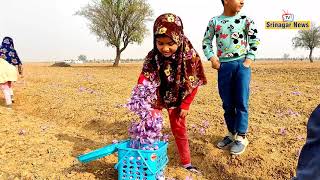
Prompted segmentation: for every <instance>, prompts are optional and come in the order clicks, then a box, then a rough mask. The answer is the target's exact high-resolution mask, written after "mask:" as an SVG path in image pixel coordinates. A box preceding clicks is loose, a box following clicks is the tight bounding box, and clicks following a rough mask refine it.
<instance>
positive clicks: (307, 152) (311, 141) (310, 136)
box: [295, 104, 320, 180]
mask: <svg viewBox="0 0 320 180" xmlns="http://www.w3.org/2000/svg"><path fill="white" fill-rule="evenodd" d="M295 179H297V180H308V179H310V180H316V179H320V104H319V105H318V107H317V108H316V109H315V110H314V111H313V112H312V114H311V116H310V118H309V121H308V125H307V141H306V144H305V145H304V146H303V148H302V150H301V153H300V156H299V162H298V167H297V177H296V178H295Z"/></svg>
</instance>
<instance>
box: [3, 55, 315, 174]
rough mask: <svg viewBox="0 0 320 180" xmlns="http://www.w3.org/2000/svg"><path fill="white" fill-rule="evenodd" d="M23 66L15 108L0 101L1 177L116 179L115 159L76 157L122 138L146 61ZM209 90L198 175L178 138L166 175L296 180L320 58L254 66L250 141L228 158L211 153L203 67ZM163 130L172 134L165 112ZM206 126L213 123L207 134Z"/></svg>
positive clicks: (213, 116) (199, 112)
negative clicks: (187, 164) (182, 160)
mask: <svg viewBox="0 0 320 180" xmlns="http://www.w3.org/2000/svg"><path fill="white" fill-rule="evenodd" d="M49 65H50V64H26V65H25V77H24V79H21V80H19V81H18V82H17V83H16V87H15V93H16V103H15V104H14V109H13V110H12V111H9V110H7V109H6V108H4V107H3V106H4V100H3V96H2V95H0V120H1V126H0V179H4V180H6V179H9V180H10V179H12V180H13V179H50V180H51V179H54V180H55V179H86V180H87V179H101V180H102V179H110V180H114V179H117V171H116V170H114V168H113V166H114V164H115V163H116V162H117V157H116V156H115V155H111V156H108V157H105V158H102V159H100V160H97V161H94V162H91V163H88V164H80V163H79V162H77V160H76V156H77V155H79V154H82V153H84V152H87V151H90V150H93V149H96V148H99V147H102V146H104V145H107V144H110V143H111V142H112V140H114V139H118V140H121V139H125V138H127V137H128V135H127V127H128V125H129V122H130V120H131V118H132V117H131V116H130V115H128V113H127V112H128V111H127V110H126V109H125V108H123V107H121V105H122V104H124V103H126V101H127V99H128V98H129V97H130V93H131V89H132V87H133V86H134V85H135V83H136V81H137V77H138V74H139V72H140V69H141V63H137V64H121V65H120V67H118V68H113V67H111V65H109V64H105V65H101V64H99V65H98V64H89V65H77V66H73V67H49ZM205 66H206V74H207V77H208V80H209V83H208V85H206V86H204V87H203V88H201V89H200V91H199V92H198V94H197V96H196V98H195V100H194V102H193V104H192V106H191V111H190V114H189V116H188V119H187V120H188V127H189V136H190V146H191V151H192V160H193V164H194V165H196V166H198V167H199V169H200V170H201V171H202V172H203V175H202V176H196V175H194V174H190V173H189V172H187V171H185V170H184V169H182V168H181V167H179V159H178V157H177V155H176V150H175V147H174V141H173V138H172V136H171V138H170V145H169V150H168V152H169V154H168V155H169V164H168V166H167V168H166V176H167V177H168V178H175V179H176V180H185V179H187V178H189V179H190V178H192V179H193V180H195V179H200V180H201V179H208V180H215V179H217V180H223V179H232V180H237V179H240V180H241V179H270V180H274V179H289V178H290V177H291V176H292V175H294V174H295V167H296V164H297V158H298V153H299V149H300V147H301V146H302V145H303V144H304V141H305V136H306V122H307V119H308V117H309V115H310V113H311V111H312V110H313V109H314V108H315V107H316V106H317V105H318V104H319V103H320V62H315V63H313V64H311V63H308V62H289V61H286V62H281V61H278V62H275V61H274V62H268V61H258V62H256V63H255V64H254V67H253V69H252V82H251V97H250V124H249V125H250V128H249V140H250V144H249V146H248V149H247V151H246V152H245V153H244V154H243V155H241V156H238V157H231V156H230V155H229V153H228V152H227V151H224V150H219V149H217V148H216V147H215V144H216V142H217V141H218V140H219V139H220V138H222V137H223V135H224V134H225V133H226V128H225V125H224V121H223V111H222V107H221V100H220V98H219V95H218V92H217V80H216V79H217V77H216V76H217V74H216V72H215V71H214V70H213V69H211V68H210V67H209V64H208V63H205ZM164 114H165V117H166V121H165V132H166V133H169V134H170V129H169V126H168V125H169V123H168V119H167V115H166V112H165V111H164ZM205 121H209V127H208V128H207V129H205V134H202V133H201V131H200V129H201V128H202V124H203V122H205Z"/></svg>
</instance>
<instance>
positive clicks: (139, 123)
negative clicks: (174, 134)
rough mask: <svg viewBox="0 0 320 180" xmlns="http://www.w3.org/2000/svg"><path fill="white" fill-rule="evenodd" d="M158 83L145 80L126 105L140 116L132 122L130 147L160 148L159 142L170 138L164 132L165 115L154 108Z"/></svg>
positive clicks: (137, 87) (137, 86)
mask: <svg viewBox="0 0 320 180" xmlns="http://www.w3.org/2000/svg"><path fill="white" fill-rule="evenodd" d="M158 86H159V85H158V84H157V83H154V82H150V81H147V80H144V81H143V83H142V84H138V85H136V86H135V87H134V89H133V90H132V95H131V98H130V99H129V102H128V103H127V104H126V107H127V108H128V109H129V110H130V111H132V112H133V113H135V114H136V115H137V116H138V118H139V119H138V120H135V121H133V122H131V125H130V127H129V134H130V138H131V142H130V147H131V148H135V149H142V150H157V149H159V147H158V145H157V142H159V141H160V140H161V139H162V140H163V141H167V140H168V136H166V135H163V134H162V132H161V131H162V128H163V117H162V114H161V111H160V110H157V109H153V108H152V106H151V105H152V104H153V103H154V102H155V101H156V100H157V93H156V92H157V88H158Z"/></svg>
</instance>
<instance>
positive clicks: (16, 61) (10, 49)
mask: <svg viewBox="0 0 320 180" xmlns="http://www.w3.org/2000/svg"><path fill="white" fill-rule="evenodd" d="M0 58H2V59H4V60H6V61H7V62H8V63H9V64H12V65H13V66H17V67H18V71H19V75H20V76H21V77H23V72H22V70H23V69H22V63H21V61H20V58H19V56H18V54H17V51H16V50H15V49H14V44H13V39H12V38H11V37H5V38H3V41H2V44H1V47H0ZM9 91H10V95H11V99H12V102H14V100H13V89H12V82H11V83H10V86H9Z"/></svg>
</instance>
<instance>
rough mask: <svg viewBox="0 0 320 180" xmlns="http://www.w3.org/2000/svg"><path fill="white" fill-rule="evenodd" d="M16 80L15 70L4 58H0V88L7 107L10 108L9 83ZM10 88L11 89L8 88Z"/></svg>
mask: <svg viewBox="0 0 320 180" xmlns="http://www.w3.org/2000/svg"><path fill="white" fill-rule="evenodd" d="M16 80H17V70H16V68H15V67H14V66H12V65H11V64H9V63H8V62H7V61H6V60H4V59H2V58H0V89H1V90H2V91H3V94H4V98H5V100H6V106H7V108H10V109H11V108H12V99H11V90H12V89H11V85H12V81H16ZM10 89H11V90H10Z"/></svg>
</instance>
